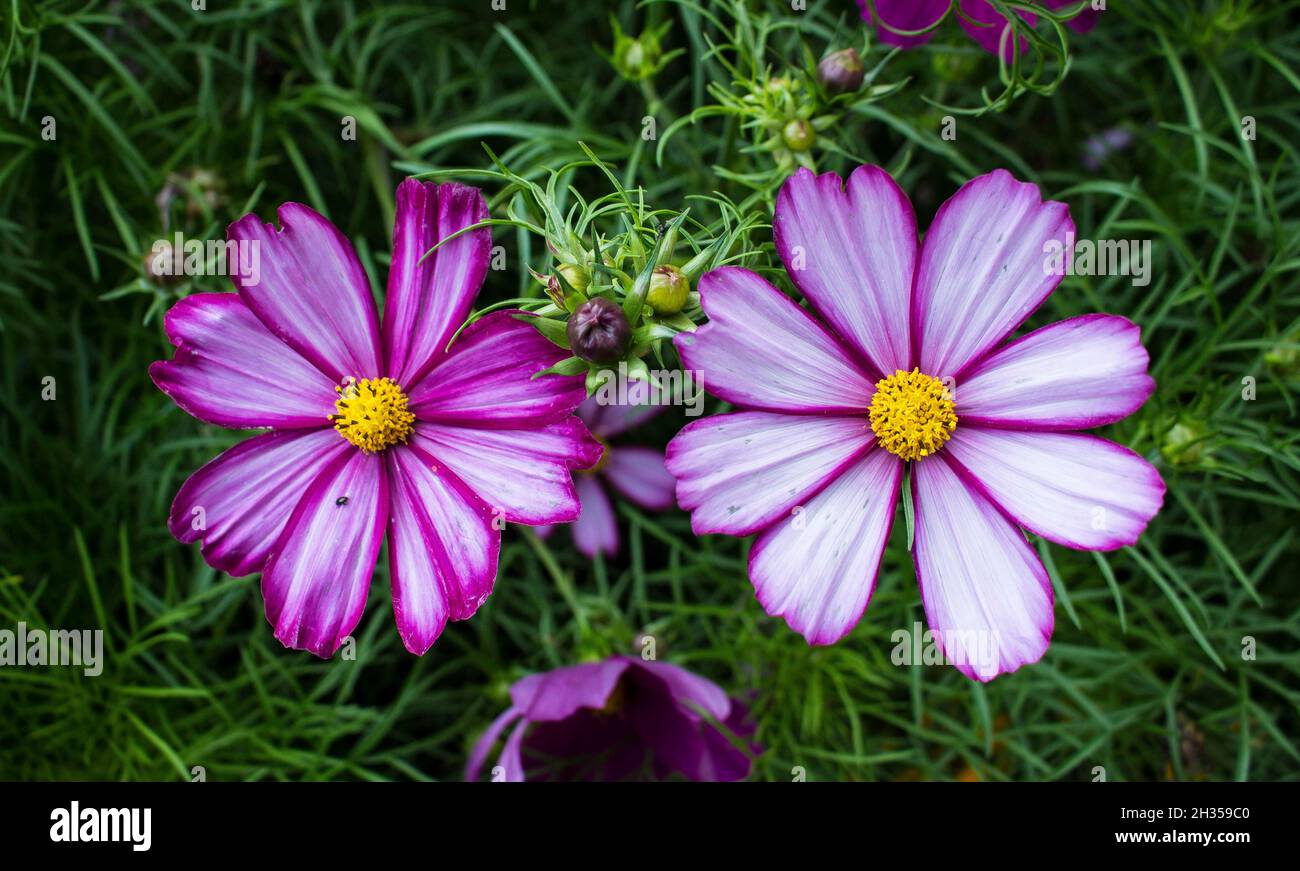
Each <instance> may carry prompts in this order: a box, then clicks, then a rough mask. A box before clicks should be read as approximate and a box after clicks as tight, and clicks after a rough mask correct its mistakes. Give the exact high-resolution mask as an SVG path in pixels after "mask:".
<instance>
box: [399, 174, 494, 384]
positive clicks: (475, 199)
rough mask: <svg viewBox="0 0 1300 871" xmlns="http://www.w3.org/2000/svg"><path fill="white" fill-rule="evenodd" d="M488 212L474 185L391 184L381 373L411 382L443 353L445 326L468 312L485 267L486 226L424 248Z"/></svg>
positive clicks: (488, 240)
mask: <svg viewBox="0 0 1300 871" xmlns="http://www.w3.org/2000/svg"><path fill="white" fill-rule="evenodd" d="M487 217H488V209H487V204H486V203H485V202H484V201H483V194H482V193H481V192H480V191H479V190H478V189H477V188H472V187H467V186H466V185H462V184H456V183H455V182H447V183H445V184H441V185H439V184H434V183H433V182H422V181H419V180H418V179H414V178H408V179H406V180H405V181H404V182H402V183H401V184H400V185H398V187H397V214H396V218H395V220H394V222H393V263H392V266H391V267H389V270H388V293H387V295H386V297H385V299H384V347H385V350H386V351H387V354H388V359H387V361H386V362H387V369H386V372H387V374H388V375H389V377H391V378H393V379H394V380H396V381H397V383H398V384H401V385H403V386H408V385H411V384H415V383H416V382H417V381H418V380H419V378H420V377H421V376H422V375H423V374H424V372H426V371H427V370H428V369H429V368H430V367H431V366H433V365H434V364H435V363H436V362H437V361H438V360H439V359H440V358H441V357H442V354H443V350H444V349H445V348H446V346H447V342H448V340H450V339H451V336H452V333H454V332H455V330H456V328H457V327H459V326H460V325H461V324H462V323H464V321H465V318H466V317H467V316H468V315H469V311H470V306H471V305H472V304H473V302H474V297H475V296H476V295H477V294H478V290H479V287H480V286H481V285H482V284H483V277H484V276H485V275H486V274H487V268H488V259H489V256H490V253H491V248H492V231H491V230H489V229H488V228H487V227H480V228H479V229H477V230H473V231H471V232H469V233H463V234H461V235H460V236H457V237H456V238H455V239H452V240H451V241H450V242H447V243H446V244H444V245H442V246H441V247H440V248H438V250H437V251H434V252H433V253H432V254H429V253H428V252H429V249H431V248H433V246H435V245H437V244H438V243H439V242H441V241H442V240H443V239H446V238H447V237H449V236H451V235H453V234H454V233H456V232H457V231H459V230H463V229H464V228H466V227H471V226H473V225H474V224H477V223H479V222H480V221H485V220H487ZM426 255H427V256H426Z"/></svg>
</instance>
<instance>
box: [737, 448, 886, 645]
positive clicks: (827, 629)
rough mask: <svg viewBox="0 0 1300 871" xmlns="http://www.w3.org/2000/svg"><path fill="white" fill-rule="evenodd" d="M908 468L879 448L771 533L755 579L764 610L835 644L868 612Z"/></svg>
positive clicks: (754, 560)
mask: <svg viewBox="0 0 1300 871" xmlns="http://www.w3.org/2000/svg"><path fill="white" fill-rule="evenodd" d="M902 475H903V463H902V461H901V460H899V459H898V457H896V456H894V455H893V454H891V453H889V452H888V451H884V450H873V451H869V452H867V454H866V455H865V456H863V457H862V458H861V459H859V460H857V461H856V462H855V463H854V464H853V465H852V466H850V467H849V468H847V469H845V470H844V471H843V472H842V473H840V475H839V476H838V477H836V478H835V480H833V481H831V483H830V484H828V485H827V486H826V489H824V490H822V491H821V492H820V493H818V494H817V495H816V496H814V497H813V498H812V499H810V500H808V503H807V504H806V505H804V506H803V510H802V511H800V512H799V513H797V514H795V515H794V516H793V517H790V518H786V519H784V520H781V521H780V522H778V523H777V524H776V525H774V526H772V527H771V528H770V529H768V530H766V531H765V532H763V534H762V535H760V536H759V537H758V539H757V541H755V542H754V547H753V549H752V550H751V551H750V554H749V579H750V580H751V581H753V583H754V591H755V592H756V593H757V594H758V601H759V602H760V603H761V604H762V606H763V610H764V611H766V612H767V613H768V614H770V615H772V616H773V617H782V618H784V619H785V622H786V623H788V624H790V628H791V629H793V630H794V631H796V632H798V633H799V634H800V635H802V636H803V637H804V638H806V639H807V640H808V643H809V644H834V643H835V642H836V641H839V640H840V639H841V638H843V637H844V636H845V635H847V634H848V633H849V632H850V631H851V630H852V629H853V627H854V626H856V625H857V622H858V620H860V619H861V618H862V612H863V611H865V610H866V607H867V602H868V601H869V600H870V599H871V592H872V590H874V589H875V586H876V574H877V571H878V570H879V568H880V557H881V554H883V553H884V551H885V544H886V543H887V542H888V541H889V531H890V529H891V528H892V526H893V521H894V507H895V506H896V505H897V504H898V485H899V482H900V480H901V479H902Z"/></svg>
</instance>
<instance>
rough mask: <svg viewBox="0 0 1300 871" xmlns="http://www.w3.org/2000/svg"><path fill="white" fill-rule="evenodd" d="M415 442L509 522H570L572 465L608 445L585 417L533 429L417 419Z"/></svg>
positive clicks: (586, 464)
mask: <svg viewBox="0 0 1300 871" xmlns="http://www.w3.org/2000/svg"><path fill="white" fill-rule="evenodd" d="M414 443H415V444H416V445H417V446H418V447H420V448H422V449H423V450H424V451H425V452H426V453H428V454H429V455H430V456H432V457H433V458H434V459H435V460H437V461H439V462H440V463H445V464H446V465H447V466H448V467H449V468H450V469H451V470H452V472H454V473H455V474H456V476H457V477H458V478H460V479H461V480H462V481H464V482H465V483H466V484H468V485H469V488H470V489H471V490H473V491H474V493H475V494H476V495H477V496H478V497H479V498H480V499H482V500H483V501H484V502H486V503H487V504H488V506H489V507H490V508H491V509H492V511H493V513H494V514H496V515H499V516H501V517H504V518H505V519H506V520H508V521H510V522H511V523H528V524H537V523H568V522H569V521H571V520H576V519H577V517H578V512H579V506H578V496H577V493H576V491H575V490H574V487H573V480H572V475H571V470H573V469H589V468H591V467H592V466H593V465H595V464H596V462H597V461H598V460H599V459H600V455H601V452H602V451H603V450H604V448H603V446H602V445H601V444H600V442H598V441H596V440H595V439H593V438H592V437H591V434H590V433H588V432H587V428H586V427H584V426H583V425H582V421H580V420H578V419H577V418H576V417H567V418H564V419H562V420H559V421H556V422H555V423H550V424H546V425H545V426H540V427H537V428H534V429H476V428H471V427H463V426H451V425H447V424H435V423H427V422H425V421H419V422H417V423H416V426H415V435H414Z"/></svg>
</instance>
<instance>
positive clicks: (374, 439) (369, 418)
mask: <svg viewBox="0 0 1300 871" xmlns="http://www.w3.org/2000/svg"><path fill="white" fill-rule="evenodd" d="M334 389H335V390H337V391H338V394H339V398H338V399H337V400H335V402H334V407H335V408H336V409H338V414H332V415H330V420H332V421H334V428H335V429H336V430H338V431H339V435H341V436H343V438H345V439H347V440H348V441H350V442H352V444H354V445H356V446H357V447H359V448H361V450H363V451H365V452H366V453H368V454H375V453H378V452H379V451H382V450H384V449H385V448H391V447H392V446H393V445H395V444H397V443H399V442H405V441H406V439H407V436H409V435H410V434H411V424H412V423H414V422H415V415H414V414H411V412H409V411H407V410H406V394H405V393H403V392H402V388H400V387H398V386H397V382H396V381H394V380H393V379H391V378H363V379H362V380H360V381H357V380H356V379H355V378H351V377H349V378H346V379H344V383H343V384H342V385H340V386H338V387H335V388H334Z"/></svg>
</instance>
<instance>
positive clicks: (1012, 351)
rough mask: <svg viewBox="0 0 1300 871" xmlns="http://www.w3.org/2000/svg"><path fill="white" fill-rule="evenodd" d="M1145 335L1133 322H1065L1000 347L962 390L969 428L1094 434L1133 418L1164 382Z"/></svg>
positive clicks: (961, 407) (1100, 318)
mask: <svg viewBox="0 0 1300 871" xmlns="http://www.w3.org/2000/svg"><path fill="white" fill-rule="evenodd" d="M1147 361H1148V357H1147V352H1146V349H1145V348H1143V347H1142V341H1141V331H1140V330H1139V329H1138V327H1137V325H1136V324H1134V323H1133V322H1131V321H1129V320H1127V319H1126V318H1121V317H1116V316H1115V315H1101V314H1097V315H1084V316H1083V317H1077V318H1070V319H1069V320H1064V321H1057V322H1056V323H1054V324H1049V325H1048V326H1046V327H1043V328H1042V329H1039V330H1035V331H1034V332H1032V333H1029V334H1028V335H1026V336H1023V337H1021V338H1019V339H1017V340H1015V341H1014V342H1010V343H1008V344H1007V345H1004V346H1003V347H1001V348H999V349H998V350H997V351H996V352H994V353H993V354H991V355H990V356H988V357H986V358H985V359H984V360H983V361H982V362H980V363H977V364H976V365H975V366H973V367H971V370H970V371H969V372H968V373H967V374H966V375H965V376H964V377H963V378H962V379H961V381H960V383H958V384H957V385H956V395H957V414H958V416H959V418H960V419H961V421H962V423H964V424H982V425H988V426H1002V427H1014V428H1017V429H1055V430H1074V429H1092V428H1093V427H1097V426H1102V425H1104V424H1108V423H1114V422H1115V421H1117V420H1120V419H1122V418H1125V417H1128V416H1129V415H1130V414H1132V413H1133V412H1135V411H1137V410H1138V408H1140V407H1141V405H1142V403H1144V402H1146V401H1147V398H1148V397H1150V396H1151V393H1152V392H1153V391H1154V390H1155V387H1156V383H1155V381H1153V380H1152V379H1151V376H1149V375H1147Z"/></svg>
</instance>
